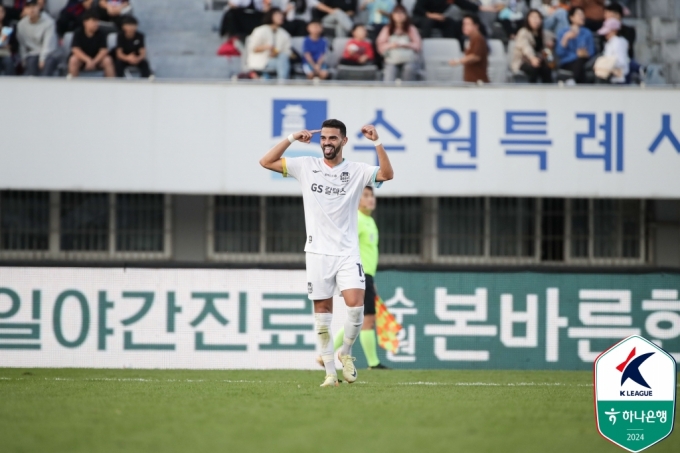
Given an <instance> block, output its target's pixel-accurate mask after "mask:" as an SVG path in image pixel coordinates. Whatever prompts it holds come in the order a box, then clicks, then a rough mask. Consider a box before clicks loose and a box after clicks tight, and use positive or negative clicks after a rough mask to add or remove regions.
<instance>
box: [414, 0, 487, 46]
mask: <svg viewBox="0 0 680 453" xmlns="http://www.w3.org/2000/svg"><path fill="white" fill-rule="evenodd" d="M453 5H455V6H457V7H458V8H460V9H462V10H464V11H469V12H471V13H477V12H479V11H491V12H497V11H498V9H499V7H498V6H492V5H488V6H479V5H478V4H476V3H473V2H471V1H469V0H418V1H417V2H416V6H415V7H414V8H413V17H412V22H413V25H415V26H416V27H417V28H418V30H419V31H420V36H421V37H423V38H430V37H431V36H432V29H433V28H437V29H439V30H441V32H442V36H444V37H445V38H456V39H458V40H459V41H460V42H461V47H462V46H463V35H462V32H461V25H462V24H461V22H460V21H456V20H453V19H451V18H450V17H446V15H445V14H444V13H446V10H447V9H449V8H450V7H451V6H453Z"/></svg>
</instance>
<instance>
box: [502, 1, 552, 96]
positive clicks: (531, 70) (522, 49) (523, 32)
mask: <svg viewBox="0 0 680 453" xmlns="http://www.w3.org/2000/svg"><path fill="white" fill-rule="evenodd" d="M546 41H547V39H546V38H545V36H544V31H543V15H542V14H541V13H540V11H538V10H537V9H532V10H530V11H529V14H527V18H526V21H525V25H524V27H522V28H521V29H520V30H519V32H518V33H517V38H516V39H515V49H514V50H513V54H512V63H511V65H510V66H511V68H512V72H513V73H514V74H519V73H520V72H523V73H524V74H526V76H527V77H528V78H529V83H536V82H538V79H541V82H543V83H551V82H552V71H551V70H550V67H549V66H548V62H547V61H546V58H545V52H546V46H545V42H546Z"/></svg>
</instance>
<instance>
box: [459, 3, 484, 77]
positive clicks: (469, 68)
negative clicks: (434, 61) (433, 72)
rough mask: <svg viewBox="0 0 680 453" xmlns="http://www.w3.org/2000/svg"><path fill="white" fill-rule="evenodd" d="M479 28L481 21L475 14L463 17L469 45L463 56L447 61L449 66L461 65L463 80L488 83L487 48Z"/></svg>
mask: <svg viewBox="0 0 680 453" xmlns="http://www.w3.org/2000/svg"><path fill="white" fill-rule="evenodd" d="M480 28H481V22H480V21H479V18H478V17H477V16H471V15H467V16H465V18H463V34H464V35H465V36H467V37H468V39H469V40H470V45H469V46H468V48H467V49H466V50H465V56H464V57H463V58H461V59H460V60H451V61H450V62H449V64H450V65H451V66H456V65H459V64H462V65H463V68H464V69H463V81H464V82H474V83H477V82H484V83H489V76H488V74H487V68H488V66H489V48H488V46H487V45H486V39H485V38H484V36H483V35H482V32H481V30H480Z"/></svg>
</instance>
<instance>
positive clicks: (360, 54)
mask: <svg viewBox="0 0 680 453" xmlns="http://www.w3.org/2000/svg"><path fill="white" fill-rule="evenodd" d="M366 36H368V31H367V30H366V27H365V26H363V25H355V26H354V30H352V39H350V40H349V41H347V44H346V45H345V49H344V51H343V52H342V58H341V59H340V64H344V65H348V66H364V65H368V64H373V63H374V60H375V55H374V54H373V44H372V43H371V41H369V40H368V39H366Z"/></svg>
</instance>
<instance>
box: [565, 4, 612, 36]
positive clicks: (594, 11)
mask: <svg viewBox="0 0 680 453" xmlns="http://www.w3.org/2000/svg"><path fill="white" fill-rule="evenodd" d="M604 4H605V0H571V6H572V7H574V6H577V7H580V8H583V12H584V13H585V15H586V20H585V22H584V25H585V27H586V28H587V29H588V30H590V31H592V32H593V33H595V32H596V31H597V30H599V29H600V27H602V23H603V22H604Z"/></svg>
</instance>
